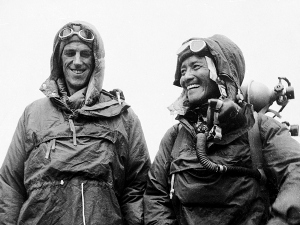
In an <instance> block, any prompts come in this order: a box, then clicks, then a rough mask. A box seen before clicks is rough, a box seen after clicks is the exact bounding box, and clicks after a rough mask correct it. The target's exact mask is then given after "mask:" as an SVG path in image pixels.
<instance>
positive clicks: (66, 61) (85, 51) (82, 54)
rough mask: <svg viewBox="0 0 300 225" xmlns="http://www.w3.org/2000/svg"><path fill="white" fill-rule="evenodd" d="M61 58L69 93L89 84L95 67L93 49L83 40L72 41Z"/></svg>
mask: <svg viewBox="0 0 300 225" xmlns="http://www.w3.org/2000/svg"><path fill="white" fill-rule="evenodd" d="M61 60H62V67H63V72H64V76H65V81H66V84H67V87H68V90H69V94H70V95H72V94H74V93H75V92H76V91H78V90H80V89H82V88H84V87H85V86H87V84H88V82H89V79H90V76H91V74H92V71H93V69H94V61H93V52H92V50H91V49H90V48H89V47H88V46H87V45H86V44H84V43H82V42H71V43H70V44H67V45H66V46H65V47H64V50H63V52H62V56H61Z"/></svg>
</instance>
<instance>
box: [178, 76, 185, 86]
mask: <svg viewBox="0 0 300 225" xmlns="http://www.w3.org/2000/svg"><path fill="white" fill-rule="evenodd" d="M179 83H180V85H181V87H183V88H186V85H185V78H184V76H182V77H181V78H180V80H179Z"/></svg>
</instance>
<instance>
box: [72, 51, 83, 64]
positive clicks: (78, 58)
mask: <svg viewBox="0 0 300 225" xmlns="http://www.w3.org/2000/svg"><path fill="white" fill-rule="evenodd" d="M73 63H74V65H75V66H80V65H82V60H81V57H80V54H79V52H77V53H76V54H75V56H74V61H73Z"/></svg>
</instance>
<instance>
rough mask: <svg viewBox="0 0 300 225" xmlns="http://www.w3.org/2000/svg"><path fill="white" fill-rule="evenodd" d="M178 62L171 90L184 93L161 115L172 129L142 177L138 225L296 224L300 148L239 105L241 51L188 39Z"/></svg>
mask: <svg viewBox="0 0 300 225" xmlns="http://www.w3.org/2000/svg"><path fill="white" fill-rule="evenodd" d="M177 55H178V58H177V67H176V72H175V81H174V83H173V84H174V85H175V86H178V87H182V89H183V90H182V93H181V95H180V96H179V97H178V98H177V99H176V101H175V102H174V103H173V104H171V105H170V106H169V107H168V109H169V110H170V112H171V113H172V114H176V115H177V116H176V120H178V123H177V124H175V125H174V126H172V127H171V128H170V129H168V131H167V132H166V133H165V135H164V137H163V138H162V140H161V143H160V146H159V150H158V152H157V154H156V157H155V159H154V162H153V164H152V166H151V169H150V171H149V173H148V183H147V188H146V192H145V194H144V201H145V203H144V210H145V212H144V213H145V224H152V225H153V224H198V225H199V224H200V225H201V224H203V225H207V224H210V225H212V224H216V225H225V224H226V225H227V224H268V225H270V224H300V199H299V198H298V197H296V196H300V179H299V176H300V145H299V143H298V142H297V141H295V140H294V139H293V138H292V137H291V136H290V134H289V130H288V129H287V128H286V126H284V125H282V124H281V123H280V122H278V121H277V120H275V119H273V118H271V117H268V116H267V115H265V114H261V113H256V112H254V110H253V106H252V105H251V104H249V103H247V102H246V101H245V100H244V98H243V93H242V91H241V88H240V86H241V84H242V82H243V79H244V74H245V61H244V57H243V54H242V51H241V50H240V48H239V47H238V46H237V45H236V44H235V43H234V42H232V41H231V40H230V39H228V38H227V37H225V36H223V35H214V36H212V37H209V38H192V39H189V40H187V41H186V42H184V43H183V45H182V46H181V47H180V49H179V50H178V52H177ZM254 127H258V129H257V130H256V131H255V132H252V133H255V134H257V136H258V137H259V140H260V141H259V142H261V149H258V148H255V149H256V150H255V151H254V154H253V150H251V149H253V147H252V146H253V142H256V143H257V141H254V140H257V139H253V138H252V136H251V135H250V132H251V131H252V130H253V129H254ZM254 147H257V146H256V145H255V144H254ZM258 153H259V154H260V155H261V158H262V159H261V164H260V166H259V167H258V166H256V164H259V163H255V162H256V161H259V160H257V159H256V158H257V157H256V155H259V154H258ZM254 164H255V165H254ZM265 171H267V172H265ZM270 182H272V184H274V186H273V187H275V188H276V189H277V191H278V192H277V193H278V194H277V195H276V197H275V198H272V199H271V198H270V192H271V190H269V185H268V184H269V183H270Z"/></svg>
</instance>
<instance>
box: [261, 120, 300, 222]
mask: <svg viewBox="0 0 300 225" xmlns="http://www.w3.org/2000/svg"><path fill="white" fill-rule="evenodd" d="M260 132H261V137H262V141H263V154H264V158H265V160H266V166H267V169H268V170H270V171H271V174H274V175H275V180H277V185H278V188H279V193H278V195H277V198H276V199H275V202H274V204H273V205H272V214H273V216H274V218H273V219H271V220H270V221H269V223H268V224H269V225H270V224H300V144H299V143H298V142H297V141H296V140H295V139H293V138H292V137H291V135H290V134H289V131H288V129H287V128H286V127H285V126H284V125H282V124H281V123H279V122H278V121H276V120H274V119H273V118H270V117H267V116H265V115H262V117H261V128H260ZM276 221H277V222H276ZM278 221H281V222H280V223H279V222H278Z"/></svg>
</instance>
